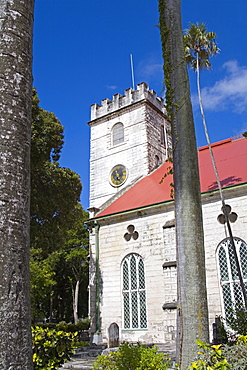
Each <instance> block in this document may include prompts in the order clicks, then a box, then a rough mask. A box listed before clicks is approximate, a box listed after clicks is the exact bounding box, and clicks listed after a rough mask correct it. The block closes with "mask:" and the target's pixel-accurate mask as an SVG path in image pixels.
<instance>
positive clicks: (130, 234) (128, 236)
mask: <svg viewBox="0 0 247 370" xmlns="http://www.w3.org/2000/svg"><path fill="white" fill-rule="evenodd" d="M127 230H128V232H127V233H125V234H124V239H125V240H126V241H127V242H128V241H130V239H131V238H133V239H134V240H136V239H138V237H139V234H138V232H137V231H135V226H133V225H129V226H128V227H127Z"/></svg>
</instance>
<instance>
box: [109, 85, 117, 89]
mask: <svg viewBox="0 0 247 370" xmlns="http://www.w3.org/2000/svg"><path fill="white" fill-rule="evenodd" d="M106 87H107V89H109V90H117V88H118V87H117V86H115V85H107V86H106Z"/></svg>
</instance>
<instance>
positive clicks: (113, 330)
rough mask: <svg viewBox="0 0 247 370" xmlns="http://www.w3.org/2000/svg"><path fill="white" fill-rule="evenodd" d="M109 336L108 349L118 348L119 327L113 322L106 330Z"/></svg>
mask: <svg viewBox="0 0 247 370" xmlns="http://www.w3.org/2000/svg"><path fill="white" fill-rule="evenodd" d="M108 334H109V348H114V347H118V346H119V326H118V324H116V323H115V322H113V323H112V324H111V325H110V326H109V329H108Z"/></svg>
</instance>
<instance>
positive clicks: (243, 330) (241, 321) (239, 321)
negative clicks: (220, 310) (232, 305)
mask: <svg viewBox="0 0 247 370" xmlns="http://www.w3.org/2000/svg"><path fill="white" fill-rule="evenodd" d="M226 324H227V326H229V327H230V328H231V329H232V330H234V331H235V332H236V333H237V334H240V335H247V311H246V309H245V308H242V307H240V308H236V309H235V310H234V311H233V312H232V313H231V315H229V317H228V318H227V319H226Z"/></svg>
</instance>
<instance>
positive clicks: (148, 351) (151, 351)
mask: <svg viewBox="0 0 247 370" xmlns="http://www.w3.org/2000/svg"><path fill="white" fill-rule="evenodd" d="M169 365H170V360H169V359H168V357H167V356H166V355H164V354H163V353H158V349H157V347H152V348H147V347H145V346H142V345H140V344H139V343H138V344H129V343H123V344H122V345H121V346H120V347H119V350H118V351H116V352H110V353H109V354H107V355H100V356H98V358H97V360H96V361H95V362H94V363H93V369H94V370H99V369H100V370H101V369H102V370H103V369H105V370H152V369H156V370H167V369H168V367H169Z"/></svg>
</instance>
